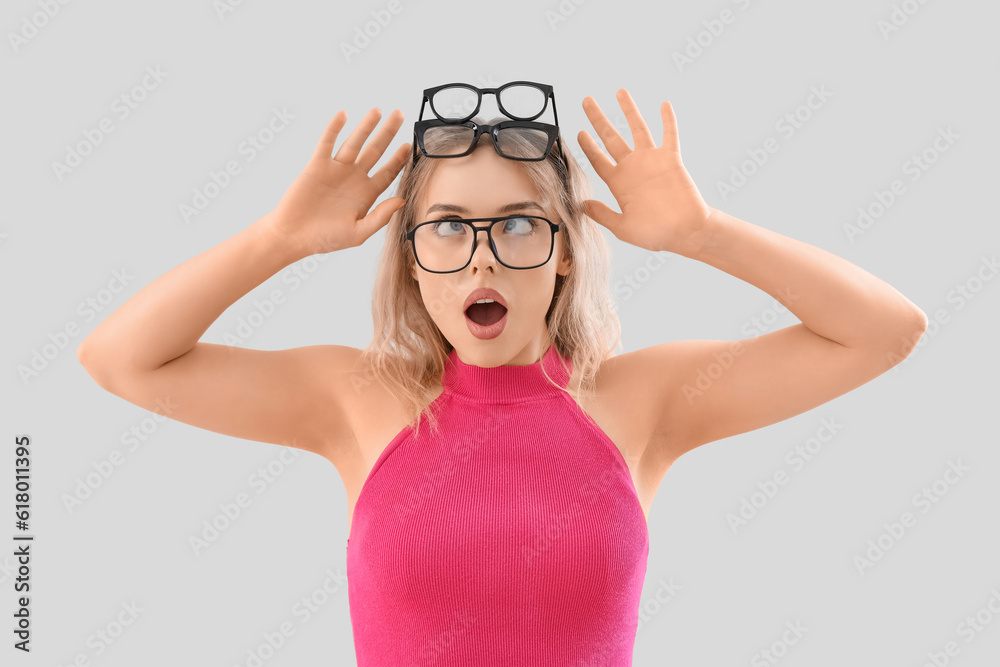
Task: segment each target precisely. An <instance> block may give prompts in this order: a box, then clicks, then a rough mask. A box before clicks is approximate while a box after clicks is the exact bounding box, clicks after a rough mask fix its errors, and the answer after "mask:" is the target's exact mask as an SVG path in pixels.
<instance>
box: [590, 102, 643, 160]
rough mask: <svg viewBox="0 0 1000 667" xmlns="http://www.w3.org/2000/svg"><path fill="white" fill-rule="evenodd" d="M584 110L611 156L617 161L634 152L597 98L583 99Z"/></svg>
mask: <svg viewBox="0 0 1000 667" xmlns="http://www.w3.org/2000/svg"><path fill="white" fill-rule="evenodd" d="M583 110H584V112H585V113H586V114H587V118H589V119H590V122H591V124H592V125H593V126H594V129H595V130H597V135H598V136H599V137H600V138H601V141H603V142H604V147H605V148H606V149H607V150H608V153H610V154H611V157H613V158H614V159H615V162H621V158H623V157H625V156H626V155H628V154H629V153H631V152H632V149H631V148H629V145H628V144H627V143H625V140H624V139H622V135H620V134H618V130H616V129H615V126H614V125H612V124H611V121H610V120H608V117H607V116H605V115H604V112H603V111H601V107H600V106H598V104H597V100H595V99H594V98H593V97H589V96H588V97H585V98H584V100H583Z"/></svg>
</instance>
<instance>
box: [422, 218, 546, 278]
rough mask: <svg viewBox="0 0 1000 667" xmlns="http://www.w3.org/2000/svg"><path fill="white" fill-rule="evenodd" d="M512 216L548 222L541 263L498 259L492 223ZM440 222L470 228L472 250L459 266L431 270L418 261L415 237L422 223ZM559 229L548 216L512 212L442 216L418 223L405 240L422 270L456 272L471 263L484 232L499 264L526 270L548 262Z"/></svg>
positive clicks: (517, 269) (516, 269)
mask: <svg viewBox="0 0 1000 667" xmlns="http://www.w3.org/2000/svg"><path fill="white" fill-rule="evenodd" d="M512 218H533V219H536V220H544V221H545V222H547V223H549V230H550V233H549V254H548V257H546V258H545V261H544V262H542V263H541V264H536V265H534V266H511V265H510V264H507V263H506V262H504V261H503V260H502V259H500V256H499V255H498V254H497V247H496V244H495V243H494V241H493V231H492V230H493V225H495V224H496V223H498V222H501V221H503V220H510V219H512ZM487 221H488V222H489V223H490V224H488V225H486V226H485V227H484V226H477V225H473V224H472V223H473V222H487ZM441 222H461V223H463V224H465V225H466V226H468V227H471V228H472V252H470V253H469V259H468V260H466V262H465V264H463V265H462V266H461V267H460V268H457V269H452V270H451V271H432V270H431V269H428V268H427V267H425V266H424V265H423V263H422V262H421V261H420V257H419V256H417V241H416V238H415V236H416V233H417V230H418V229H419V228H421V227H423V226H424V225H430V224H436V223H441ZM560 229H562V225H561V224H558V225H557V224H556V223H554V222H552V221H551V220H549V219H548V218H543V217H542V216H540V215H523V214H513V215H503V216H499V217H495V218H462V219H453V218H442V219H440V220H428V221H426V222H421V223H420V224H419V225H416V226H415V227H414V228H413V229H411V230H410V231H409V232H407V233H406V237H405V238H406V240H407V241H409V242H410V247H411V249H412V250H413V257H414V259H416V260H417V264H419V265H420V268H422V269H423V270H424V271H427V272H428V273H458V272H459V271H462V270H463V269H465V267H467V266H469V264H471V263H472V258H473V257H474V256H475V255H476V246H478V245H479V232H486V237H487V238H488V239H489V246H490V252H492V253H493V257H495V258H496V260H497V261H498V262H500V264H502V265H503V266H506V267H507V268H508V269H514V270H515V271H527V270H529V269H537V268H538V267H540V266H545V265H546V264H548V262H549V260H550V259H552V252H553V250H555V247H556V234H557V233H558V232H559V230H560Z"/></svg>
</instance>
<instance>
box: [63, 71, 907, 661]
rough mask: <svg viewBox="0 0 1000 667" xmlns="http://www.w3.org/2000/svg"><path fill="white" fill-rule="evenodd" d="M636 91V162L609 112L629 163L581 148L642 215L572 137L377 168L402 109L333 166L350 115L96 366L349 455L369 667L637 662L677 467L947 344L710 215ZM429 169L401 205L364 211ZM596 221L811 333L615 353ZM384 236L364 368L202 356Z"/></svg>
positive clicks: (146, 388) (332, 359) (181, 414)
mask: <svg viewBox="0 0 1000 667" xmlns="http://www.w3.org/2000/svg"><path fill="white" fill-rule="evenodd" d="M480 99H481V96H480ZM618 101H619V103H620V104H621V107H622V109H623V110H624V113H625V116H626V118H627V119H628V123H629V127H630V129H631V134H632V139H633V142H634V144H635V146H634V147H629V146H628V144H627V143H626V141H625V140H624V139H623V138H622V137H621V135H620V134H619V133H618V132H617V131H616V130H615V129H614V127H613V126H612V124H611V123H610V122H609V121H608V119H607V118H606V117H605V115H604V114H603V113H602V111H601V110H600V108H599V107H598V105H597V104H596V102H595V101H594V100H593V99H592V98H589V97H588V98H586V99H585V100H584V105H583V106H584V110H585V111H586V113H587V116H588V118H589V119H590V121H591V123H592V124H593V126H594V128H595V129H596V131H597V133H598V135H599V136H600V138H601V140H602V141H603V144H604V146H605V147H606V149H607V151H608V153H609V154H610V157H609V156H608V155H606V154H605V153H604V152H603V151H602V150H601V149H600V148H599V147H598V145H597V143H596V142H595V140H594V139H593V138H591V136H590V135H589V134H587V133H586V132H581V133H580V134H579V135H578V140H579V142H580V145H581V147H582V148H583V151H584V153H585V154H586V156H587V158H588V159H589V160H590V162H591V164H592V165H593V167H594V169H595V171H596V173H597V174H598V176H599V177H600V178H602V179H603V180H604V181H605V182H606V183H607V184H608V187H609V188H610V190H611V192H612V194H613V195H614V197H615V199H616V201H617V203H618V205H619V207H620V209H621V213H617V212H614V211H612V210H611V209H610V208H609V207H608V206H606V205H604V204H602V203H600V202H597V201H594V200H590V199H586V196H587V192H588V188H587V180H586V177H585V176H584V175H583V174H582V172H581V171H580V168H579V166H578V165H577V164H576V162H575V161H573V160H572V158H571V157H569V158H567V156H566V154H565V153H564V152H563V151H562V150H561V144H560V146H559V148H558V149H556V150H553V149H552V148H551V142H550V143H548V144H547V145H546V149H545V150H546V151H547V152H545V154H544V155H542V156H541V159H539V158H538V154H537V152H538V150H539V148H538V146H539V144H538V143H537V142H535V141H533V140H532V138H531V136H530V133H528V132H523V133H518V132H510V133H508V135H509V139H508V140H506V141H505V142H504V143H503V144H502V146H501V143H500V142H499V141H498V139H497V135H494V136H493V137H492V138H491V137H490V136H489V134H488V133H487V134H485V135H484V136H482V137H480V138H479V141H478V143H474V144H473V145H471V146H470V143H469V139H468V137H467V136H466V138H462V137H461V136H460V134H459V133H452V134H449V133H447V132H446V133H443V134H441V135H439V136H435V137H431V133H430V132H428V133H427V134H423V135H422V145H421V147H420V151H417V150H416V147H415V146H411V145H410V144H404V145H403V146H401V147H400V148H399V149H398V150H397V151H396V152H395V153H393V154H392V156H391V157H390V158H389V160H388V161H387V163H386V164H385V165H384V166H383V167H381V168H380V169H379V170H378V171H376V172H375V173H374V175H372V176H370V177H369V176H368V172H369V171H371V170H372V168H373V167H374V165H375V163H376V162H377V161H378V160H379V159H380V157H381V156H382V155H383V153H384V152H385V150H386V148H387V147H388V145H389V143H390V142H391V141H392V139H393V137H394V136H395V134H396V132H397V130H398V129H399V127H400V125H401V124H402V120H403V116H402V113H401V112H399V111H398V110H396V111H394V112H393V113H392V114H390V115H389V117H388V119H387V121H386V123H385V124H384V125H383V126H382V128H381V129H380V130H379V131H378V132H377V133H375V135H374V137H373V139H372V141H371V142H369V143H368V145H365V143H366V141H367V140H368V138H369V135H371V133H372V131H373V130H374V128H375V126H376V124H377V123H378V120H379V118H380V113H379V111H378V110H377V109H373V110H372V111H370V112H369V113H368V114H367V115H366V116H365V117H364V118H363V119H362V120H361V122H360V123H359V125H358V127H357V128H356V129H355V130H354V131H353V132H352V133H351V134H350V136H349V137H348V138H347V139H346V140H345V141H344V143H343V145H342V146H341V147H340V149H339V150H338V151H337V152H336V153H335V154H333V149H334V146H335V142H336V140H337V138H338V136H339V134H340V132H341V130H342V128H343V127H344V125H345V123H346V113H344V112H343V111H341V112H339V113H338V114H337V115H336V116H334V118H333V120H332V121H331V122H330V124H329V125H328V126H327V128H326V130H325V131H324V133H323V135H322V138H321V139H320V142H319V145H318V146H317V148H316V151H315V153H314V155H313V156H312V158H311V160H310V161H309V163H308V164H307V165H306V168H305V169H304V170H303V172H302V173H301V174H300V175H299V177H298V178H297V179H296V180H295V182H294V183H293V184H292V185H291V187H289V189H288V190H287V192H286V193H285V196H284V197H283V198H282V200H281V202H280V203H279V205H278V206H277V207H276V208H275V209H274V210H273V211H271V212H270V213H268V214H267V215H265V216H264V217H262V218H261V219H260V220H258V221H257V222H256V223H254V224H253V225H251V226H250V227H248V228H247V229H246V230H244V231H242V232H240V233H239V234H237V235H235V236H234V237H232V238H231V239H229V240H227V241H225V242H223V243H221V244H219V245H217V246H215V247H214V248H211V249H209V250H208V251H206V252H204V253H202V254H200V255H198V256H196V257H194V258H192V259H190V260H188V261H187V262H185V263H183V264H181V265H180V266H178V267H176V268H174V269H173V270H171V271H170V272H168V273H167V274H165V275H163V276H162V277H160V278H158V279H157V280H155V281H154V282H152V283H151V284H150V285H148V286H146V287H145V288H144V289H143V290H141V291H140V292H139V293H138V294H136V295H135V296H134V297H132V298H131V299H130V300H129V301H128V302H127V303H125V304H123V305H122V306H121V307H120V308H119V309H118V310H117V311H115V312H114V313H112V314H111V315H110V316H109V317H108V318H107V319H106V320H105V321H104V322H103V323H101V324H100V326H98V327H97V328H96V329H95V330H94V332H93V333H92V334H91V335H90V336H89V337H88V338H87V340H86V341H84V343H83V344H81V346H80V348H79V351H78V356H79V359H80V361H81V363H83V364H84V366H85V367H86V369H87V371H88V372H89V373H90V374H91V375H92V377H94V379H95V380H96V381H97V382H98V383H99V384H100V385H101V386H102V387H104V388H105V389H107V390H108V391H110V392H112V393H114V394H116V395H118V396H120V397H122V398H124V399H126V400H128V401H130V402H132V403H135V404H136V405H139V406H141V407H145V408H147V409H153V408H154V406H155V405H156V400H157V398H158V397H162V396H170V398H171V403H173V404H176V406H177V407H176V410H175V412H174V413H172V414H170V415H169V416H170V417H172V418H173V419H176V420H178V421H182V422H185V423H188V424H193V425H195V426H200V427H202V428H206V429H209V430H212V431H216V432H219V433H226V434H230V435H233V436H236V437H239V438H245V439H250V440H257V441H261V442H269V443H275V444H282V445H287V446H293V447H298V448H302V449H305V450H308V451H312V452H315V453H318V454H320V455H322V456H324V457H326V458H327V459H328V460H329V461H331V462H332V463H333V465H334V466H335V467H336V469H337V471H338V472H339V474H340V476H341V478H342V480H343V482H344V485H345V487H346V490H347V495H348V518H349V540H348V544H347V550H348V554H347V564H348V581H349V599H350V606H351V617H352V626H353V630H354V636H355V645H356V652H357V657H358V662H359V664H361V665H366V664H378V665H404V664H406V665H413V664H449V665H460V664H461V665H464V664H515V663H516V664H539V665H570V664H572V665H576V664H595V665H596V664H600V665H628V664H631V658H632V648H633V644H634V640H635V631H636V626H637V612H638V605H639V596H640V593H641V589H642V584H643V577H644V575H645V570H646V556H647V554H648V548H649V542H648V532H647V529H646V521H647V517H648V514H649V508H650V506H651V504H652V502H653V498H654V496H655V494H656V491H657V487H658V486H659V484H660V481H661V480H662V479H663V477H664V474H665V473H666V471H667V469H668V468H669V467H670V465H671V464H672V463H673V462H674V461H676V460H677V458H678V457H680V456H682V455H683V454H684V453H685V452H688V451H690V450H692V449H693V448H695V447H698V446H699V445H702V444H705V443H708V442H712V441H715V440H719V439H721V438H725V437H728V436H732V435H736V434H739V433H743V432H746V431H751V430H754V429H758V428H761V427H763V426H767V425H769V424H773V423H775V422H778V421H781V420H784V419H788V418H789V417H792V416H795V415H797V414H800V413H802V412H805V411H807V410H810V409H812V408H814V407H816V406H819V405H822V404H823V403H825V402H827V401H830V400H831V399H833V398H836V397H837V396H840V395H842V394H844V393H845V392H847V391H850V390H851V389H854V388H856V387H858V386H860V385H862V384H864V383H865V382H868V381H869V380H871V379H873V378H875V377H877V376H878V375H880V374H882V373H884V372H885V371H887V370H888V369H889V368H891V367H892V366H893V365H894V364H896V363H899V361H901V360H902V359H903V358H905V356H906V355H907V354H908V353H909V352H910V351H911V349H912V348H913V346H915V344H916V342H917V341H918V340H919V338H920V335H921V334H922V332H923V330H924V328H925V326H926V317H925V316H924V314H923V312H921V311H920V309H918V308H917V307H916V306H915V305H914V304H913V303H911V302H910V301H909V300H907V299H906V298H905V297H904V296H903V295H901V294H900V293H899V292H897V291H896V290H895V289H893V288H892V287H891V286H889V285H888V284H886V283H885V282H883V281H881V280H879V279H878V278H876V277H874V276H872V275H871V274H869V273H867V272H865V271H864V270H862V269H860V268H859V267H857V266H855V265H853V264H851V263H849V262H847V261H845V260H843V259H841V258H838V257H836V256H834V255H832V254H830V253H828V252H825V251H823V250H820V249H819V248H816V247H813V246H810V245H807V244H805V243H802V242H799V241H796V240H793V239H791V238H787V237H784V236H782V235H780V234H777V233H774V232H771V231H769V230H767V229H764V228H761V227H757V226H754V225H752V224H750V223H747V222H744V221H742V220H739V219H736V218H734V217H733V216H731V215H728V214H726V213H724V212H722V211H720V210H718V209H715V208H713V207H710V206H708V205H707V204H706V203H705V201H704V200H703V199H702V197H701V195H700V194H699V192H698V189H697V188H696V187H695V184H694V183H693V181H692V179H691V177H690V176H689V175H688V173H687V171H686V170H685V168H684V166H683V164H682V162H681V156H680V151H679V143H678V138H677V129H676V123H675V120H674V115H673V109H672V107H671V106H670V104H669V103H664V104H663V105H662V107H661V115H662V120H663V128H664V131H663V140H662V146H659V147H657V146H656V144H655V141H654V140H653V137H652V136H651V134H650V131H649V129H648V127H647V126H646V124H645V122H644V121H643V119H642V117H641V116H640V114H639V112H638V110H637V108H636V106H635V104H634V102H633V101H632V98H631V97H630V96H629V95H628V93H627V92H626V91H625V90H624V89H623V90H620V91H619V92H618ZM477 109H478V106H477ZM473 122H475V121H473ZM463 144H464V145H463ZM501 147H502V150H501ZM411 149H412V150H413V160H412V161H411V160H410V153H411ZM463 150H468V153H467V154H466V155H462V156H461V157H452V158H450V159H439V157H440V156H443V155H448V154H449V153H451V154H455V153H460V152H462V151H463ZM331 154H332V157H331ZM434 155H438V156H439V157H433V156H434ZM408 162H409V165H408V168H407V169H406V170H405V171H404V173H403V177H402V179H401V183H400V185H399V189H398V191H397V196H395V197H392V198H390V199H387V200H386V201H384V202H382V203H381V204H379V205H378V206H376V207H375V208H374V209H373V210H371V211H370V212H369V208H370V207H371V206H372V204H373V203H374V201H375V199H376V198H377V197H378V196H379V194H380V193H382V192H383V191H384V190H385V189H386V188H387V187H388V186H389V185H390V184H391V183H392V181H393V180H394V179H395V177H396V175H397V174H398V173H399V172H400V170H401V169H403V167H404V165H406V164H407V163H408ZM594 221H596V223H599V224H601V225H603V226H605V227H606V228H608V229H609V230H611V232H612V233H613V234H614V235H615V236H616V237H617V238H618V239H620V240H622V241H625V242H627V243H631V244H634V245H636V246H639V247H642V248H645V249H647V250H650V251H664V250H666V251H670V252H673V253H676V254H680V255H684V256H686V257H689V258H692V259H697V260H699V261H702V262H705V263H707V264H710V265H711V266H714V267H716V268H718V269H720V270H722V271H725V272H727V273H729V274H731V275H733V276H736V277H737V278H740V279H742V280H744V281H746V282H748V283H750V284H752V285H755V286H757V287H758V288H760V289H761V290H763V291H765V292H767V293H768V294H770V295H771V296H773V297H774V298H776V299H778V300H779V301H780V302H781V303H782V304H783V305H785V306H786V307H788V309H789V310H790V311H791V312H792V313H794V314H795V315H796V317H798V318H799V320H800V321H801V323H800V324H796V325H793V326H789V327H786V328H784V329H781V330H778V331H774V332H771V333H768V334H764V335H760V336H757V337H754V338H749V339H746V340H742V341H737V342H730V341H713V340H691V341H671V342H664V343H662V344H660V345H655V346H652V347H648V348H645V349H640V350H635V351H632V352H628V353H624V354H618V355H615V354H614V352H615V348H616V347H617V346H618V344H619V342H620V338H619V329H618V320H617V317H616V314H615V309H614V301H613V299H612V296H611V293H610V289H609V284H608V271H609V259H610V258H609V253H608V248H607V244H606V243H604V240H603V237H602V235H601V234H600V230H599V228H598V227H597V225H596V224H595V222H594ZM382 227H386V228H387V234H386V244H385V247H384V249H383V253H382V256H381V258H380V263H379V268H378V274H377V277H376V282H375V286H374V291H373V300H372V305H373V316H374V331H375V339H374V340H373V341H372V343H371V344H370V345H369V346H368V347H367V348H366V349H365V350H360V349H355V348H352V347H347V346H341V345H315V346H309V347H302V348H295V349H289V350H280V351H258V350H251V349H242V348H236V347H231V346H225V345H214V344H209V343H202V342H199V338H200V337H201V336H202V334H203V333H204V332H205V330H206V329H208V327H209V326H210V325H211V324H212V322H213V321H214V320H215V319H216V318H217V317H219V315H220V314H221V313H222V312H224V311H225V310H226V309H227V308H228V307H229V306H230V305H231V304H233V303H234V302H235V301H237V300H238V299H239V298H241V297H242V296H243V295H245V294H246V293H248V292H249V291H250V290H252V289H253V288H255V287H256V286H258V285H260V284H261V283H262V282H263V281H264V280H266V279H267V278H269V277H270V276H272V275H273V274H274V273H276V272H277V271H279V270H281V269H282V268H284V267H285V266H287V265H289V264H291V263H293V262H295V261H297V260H300V259H303V258H305V257H308V256H309V255H311V254H316V253H330V252H335V251H338V250H342V249H345V248H351V247H355V246H359V245H361V244H362V243H364V241H365V240H366V239H368V238H369V237H370V236H371V235H372V234H374V233H375V232H376V231H378V230H379V229H381V228H382ZM491 300H492V301H493V303H490V301H491ZM498 318H499V319H498ZM901 341H902V342H901ZM424 417H426V418H427V419H428V424H429V428H421V423H422V421H423V418H424Z"/></svg>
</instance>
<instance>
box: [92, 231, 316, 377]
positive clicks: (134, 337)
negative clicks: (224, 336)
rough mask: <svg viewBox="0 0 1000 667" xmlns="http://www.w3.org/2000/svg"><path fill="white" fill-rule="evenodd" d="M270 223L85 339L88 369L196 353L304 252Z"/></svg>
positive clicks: (175, 276)
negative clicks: (227, 317)
mask: <svg viewBox="0 0 1000 667" xmlns="http://www.w3.org/2000/svg"><path fill="white" fill-rule="evenodd" d="M269 215H270V214H269ZM268 224H269V218H268V216H264V217H263V218H261V219H260V220H258V221H257V222H255V223H254V224H252V225H250V226H249V227H247V228H246V229H244V230H243V231H241V232H239V233H238V234H236V235H234V236H232V237H230V238H229V239H227V240H225V241H223V242H222V243H219V244H218V245H216V246H215V247H213V248H210V249H209V250H206V251H205V252H203V253H201V254H199V255H196V256H195V257H192V258H191V259H189V260H187V261H186V262H184V263H183V264H181V265H179V266H177V267H175V268H173V269H171V270H170V271H169V272H167V273H165V274H163V275H162V276H160V277H159V278H157V279H156V280H154V281H153V282H151V283H150V284H149V285H147V286H146V287H144V288H143V289H142V290H140V291H139V292H138V293H136V294H135V295H134V296H133V297H132V298H130V299H129V300H128V301H126V302H125V303H124V304H122V305H121V306H120V307H119V308H118V309H117V310H115V311H114V312H112V313H111V314H110V315H109V316H108V317H107V318H106V319H105V320H104V321H103V322H101V323H100V324H99V325H98V326H97V327H96V328H95V329H94V331H92V332H91V334H90V335H89V336H87V338H86V339H84V340H83V342H82V343H81V344H80V348H79V350H78V351H77V356H78V357H79V358H80V360H81V362H82V363H83V364H84V365H85V366H86V367H87V368H88V370H92V369H100V370H103V371H116V372H117V371H125V372H133V371H145V370H152V369H155V368H158V367H160V366H162V365H163V364H165V363H167V362H168V361H171V360H172V359H175V358H177V357H179V356H181V355H182V354H184V353H186V352H188V351H189V350H190V349H191V348H193V347H194V346H195V344H196V343H197V342H198V340H199V339H200V338H201V336H202V335H203V334H204V333H205V331H206V330H207V329H208V327H209V326H211V325H212V323H213V322H215V320H216V319H218V317H219V315H221V314H222V313H223V312H225V310H226V309H227V308H229V306H231V305H232V304H233V303H235V302H236V301H238V300H239V299H240V298H241V297H243V296H244V295H245V294H247V293H248V292H250V291H251V290H252V289H254V288H255V287H257V286H258V285H260V284H261V283H262V282H264V281H265V280H267V279H268V278H270V277H271V276H273V275H274V274H275V273H276V272H278V271H279V270H281V269H282V268H284V267H285V266H288V265H289V264H291V263H292V262H295V261H297V260H298V259H301V257H300V256H299V254H298V253H297V252H296V251H295V250H293V249H292V248H291V247H290V246H289V245H288V244H284V243H282V242H281V238H280V237H278V236H277V235H276V234H275V233H274V232H273V231H272V230H271V228H270V227H269V226H268Z"/></svg>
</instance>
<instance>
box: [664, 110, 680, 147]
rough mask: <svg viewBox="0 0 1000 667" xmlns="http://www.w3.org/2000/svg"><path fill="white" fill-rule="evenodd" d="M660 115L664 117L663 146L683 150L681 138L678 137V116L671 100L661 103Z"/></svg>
mask: <svg viewBox="0 0 1000 667" xmlns="http://www.w3.org/2000/svg"><path fill="white" fill-rule="evenodd" d="M660 116H661V117H662V118H663V147H664V148H666V149H669V150H672V151H674V152H675V153H680V152H681V143H680V139H679V138H678V137H677V118H676V117H675V116H674V107H673V105H672V104H670V102H664V103H663V104H661V105H660Z"/></svg>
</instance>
